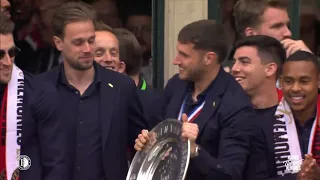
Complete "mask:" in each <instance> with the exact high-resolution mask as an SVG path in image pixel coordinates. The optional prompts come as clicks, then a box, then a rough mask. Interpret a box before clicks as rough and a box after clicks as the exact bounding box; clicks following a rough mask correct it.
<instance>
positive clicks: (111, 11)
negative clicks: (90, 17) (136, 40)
mask: <svg viewBox="0 0 320 180" xmlns="http://www.w3.org/2000/svg"><path fill="white" fill-rule="evenodd" d="M92 7H93V8H94V9H95V10H96V11H97V15H98V19H101V20H102V21H103V22H104V23H105V24H107V25H109V26H110V27H112V28H120V27H122V23H121V20H120V18H119V14H118V8H117V5H116V3H115V1H114V0H103V1H95V2H94V3H93V4H92Z"/></svg>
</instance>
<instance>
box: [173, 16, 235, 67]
mask: <svg viewBox="0 0 320 180" xmlns="http://www.w3.org/2000/svg"><path fill="white" fill-rule="evenodd" d="M178 41H179V42H180V43H182V44H188V43H192V44H194V49H199V50H205V51H212V52H215V53H216V54H217V55H218V62H219V63H221V62H223V60H224V59H225V58H226V56H227V53H228V45H229V38H228V36H227V34H226V31H225V28H224V26H223V25H221V24H217V23H216V22H215V21H214V20H199V21H195V22H193V23H190V24H188V25H186V26H184V27H183V28H182V30H181V31H180V33H179V35H178Z"/></svg>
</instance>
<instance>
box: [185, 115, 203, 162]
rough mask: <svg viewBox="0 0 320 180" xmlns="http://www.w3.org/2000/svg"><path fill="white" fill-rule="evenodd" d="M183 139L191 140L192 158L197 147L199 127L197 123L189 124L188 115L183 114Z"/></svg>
mask: <svg viewBox="0 0 320 180" xmlns="http://www.w3.org/2000/svg"><path fill="white" fill-rule="evenodd" d="M182 122H183V124H182V137H184V138H186V139H189V140H190V145H191V146H190V148H191V149H190V150H191V157H192V156H194V154H195V151H196V147H197V146H198V145H197V144H196V139H197V137H198V133H199V127H198V125H197V124H195V123H189V122H188V116H187V115H186V114H182Z"/></svg>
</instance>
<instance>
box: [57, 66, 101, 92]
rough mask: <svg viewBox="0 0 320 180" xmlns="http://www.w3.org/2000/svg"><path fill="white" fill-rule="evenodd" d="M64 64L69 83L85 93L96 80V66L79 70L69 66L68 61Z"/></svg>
mask: <svg viewBox="0 0 320 180" xmlns="http://www.w3.org/2000/svg"><path fill="white" fill-rule="evenodd" d="M63 65H64V73H65V75H66V78H67V81H68V83H69V84H70V85H72V86H74V87H75V88H77V89H78V90H79V91H80V93H81V94H83V92H84V91H85V90H86V89H87V88H88V87H89V85H90V84H91V83H92V82H93V80H94V72H95V70H94V67H93V66H92V67H91V68H90V69H88V70H83V71H79V70H76V69H73V68H71V67H69V66H68V65H66V63H64V64H63Z"/></svg>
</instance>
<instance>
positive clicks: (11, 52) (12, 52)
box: [0, 46, 20, 60]
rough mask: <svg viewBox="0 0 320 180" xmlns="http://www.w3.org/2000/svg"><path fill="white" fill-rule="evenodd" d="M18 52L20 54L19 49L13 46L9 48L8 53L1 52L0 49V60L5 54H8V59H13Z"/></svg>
mask: <svg viewBox="0 0 320 180" xmlns="http://www.w3.org/2000/svg"><path fill="white" fill-rule="evenodd" d="M19 52H20V49H19V48H18V47H15V46H14V47H12V48H10V49H9V50H8V52H6V51H5V50H3V49H0V60H1V59H2V58H4V56H5V55H6V54H8V55H9V57H10V58H13V57H15V56H16V55H17V54H18V53H19Z"/></svg>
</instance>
